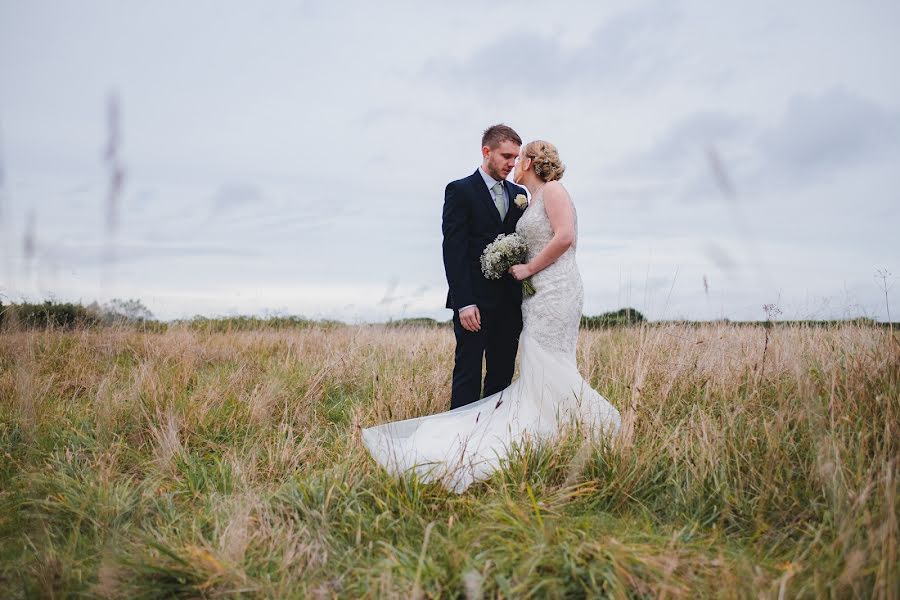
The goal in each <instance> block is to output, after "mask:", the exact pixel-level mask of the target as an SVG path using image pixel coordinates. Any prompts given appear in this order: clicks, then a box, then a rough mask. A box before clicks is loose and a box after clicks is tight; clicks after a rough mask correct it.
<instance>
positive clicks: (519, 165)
mask: <svg viewBox="0 0 900 600" xmlns="http://www.w3.org/2000/svg"><path fill="white" fill-rule="evenodd" d="M528 160H530V159H528V158H525V148H522V151H521V152H519V156H518V157H517V158H516V170H515V172H514V173H513V182H515V183H517V184H519V183H522V178H523V177H524V176H525V167H526V166H527V163H526V161H528Z"/></svg>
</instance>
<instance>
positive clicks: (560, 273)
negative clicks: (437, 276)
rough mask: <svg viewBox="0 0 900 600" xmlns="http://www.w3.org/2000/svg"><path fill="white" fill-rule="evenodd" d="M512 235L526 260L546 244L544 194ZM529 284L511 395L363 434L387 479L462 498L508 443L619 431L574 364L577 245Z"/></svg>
mask: <svg viewBox="0 0 900 600" xmlns="http://www.w3.org/2000/svg"><path fill="white" fill-rule="evenodd" d="M576 223H577V220H576ZM576 230H577V226H576ZM516 231H517V232H518V233H519V234H520V235H521V236H523V237H524V238H525V241H526V242H527V243H528V260H531V259H532V258H534V256H535V255H536V254H537V253H538V252H540V251H541V250H542V249H543V248H544V247H545V246H546V245H547V244H548V243H549V242H550V239H551V238H552V237H553V229H552V227H551V226H550V221H549V219H548V218H547V213H546V211H545V210H544V202H543V193H542V191H541V192H538V194H537V195H536V196H535V198H534V199H533V200H532V203H531V205H530V206H529V207H528V209H527V210H526V211H525V214H523V215H522V217H521V218H520V219H519V222H518V224H517V225H516ZM532 282H533V283H534V287H535V288H536V289H537V293H536V294H535V295H533V296H530V297H526V298H525V299H524V301H523V303H522V319H523V323H524V327H523V329H522V334H521V337H520V344H521V346H520V355H519V360H520V363H519V373H520V375H519V378H518V379H516V380H515V381H513V382H512V383H511V384H510V385H509V387H507V388H506V389H505V390H503V391H501V392H497V393H496V394H494V395H492V396H488V397H487V398H483V399H481V400H479V401H477V402H474V403H472V404H468V405H466V406H462V407H460V408H457V409H454V410H451V411H448V412H444V413H438V414H436V415H429V416H426V417H419V418H416V419H408V420H405V421H397V422H394V423H386V424H384V425H377V426H375V427H370V428H368V429H363V430H362V439H363V443H364V444H365V445H366V448H368V450H369V452H370V453H371V454H372V456H373V458H375V460H376V461H377V462H378V463H379V464H380V465H381V466H382V467H384V468H385V469H386V470H387V471H388V472H389V473H392V474H394V475H402V474H406V473H409V472H413V471H414V472H415V473H416V474H418V476H419V478H420V479H421V480H424V481H440V482H441V483H442V484H443V485H444V487H446V488H447V489H449V490H452V491H455V492H457V493H461V492H463V491H464V490H465V489H466V488H468V487H469V486H470V485H471V484H473V483H474V482H476V481H481V480H484V479H487V478H488V477H490V475H491V474H492V473H493V472H495V471H496V470H497V469H498V468H499V467H500V466H501V464H502V462H503V459H504V458H505V457H506V455H507V453H508V449H509V445H510V443H512V442H518V441H522V440H524V439H525V438H531V439H533V440H538V439H543V440H546V439H551V438H552V437H553V436H554V435H555V434H557V433H559V431H560V430H561V429H563V428H564V427H566V426H567V425H570V424H572V423H574V422H575V421H578V422H580V423H581V424H582V426H583V427H584V428H586V429H587V430H589V431H592V432H594V433H599V434H612V433H615V432H617V431H618V429H619V426H620V424H621V417H620V415H619V411H617V410H616V408H615V407H614V406H613V405H612V404H610V403H609V402H608V401H607V400H606V399H605V398H604V397H603V396H601V395H600V394H599V393H597V392H596V391H595V390H593V389H592V388H591V386H590V384H588V382H587V381H585V380H584V379H583V378H582V377H581V374H580V373H579V372H578V367H577V365H576V363H575V345H576V343H577V341H578V327H579V324H580V321H581V310H582V305H583V302H584V289H583V287H582V282H581V274H580V273H579V272H578V265H577V264H576V263H575V243H573V244H572V246H571V247H570V248H569V249H568V250H566V252H565V253H564V254H563V255H562V256H560V257H559V259H557V260H556V262H554V263H553V264H551V265H550V266H549V267H547V268H546V269H544V270H543V271H541V272H539V273H536V274H535V275H534V276H533V277H532Z"/></svg>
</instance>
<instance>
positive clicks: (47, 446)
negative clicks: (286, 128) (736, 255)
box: [0, 324, 900, 598]
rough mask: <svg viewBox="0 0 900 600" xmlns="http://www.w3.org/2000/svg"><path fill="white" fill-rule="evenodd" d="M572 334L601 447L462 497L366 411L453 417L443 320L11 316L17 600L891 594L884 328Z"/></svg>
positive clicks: (4, 353) (3, 517)
mask: <svg viewBox="0 0 900 600" xmlns="http://www.w3.org/2000/svg"><path fill="white" fill-rule="evenodd" d="M766 333H767V332H766V331H765V330H764V329H763V328H762V327H737V326H733V325H724V324H723V325H707V326H700V327H692V326H684V325H656V326H649V327H643V328H634V329H615V330H609V331H603V332H584V333H583V334H582V339H581V344H580V348H579V352H578V360H579V366H580V368H581V370H582V372H583V373H584V374H585V375H586V377H587V378H588V379H589V380H590V381H591V383H592V385H594V387H596V388H597V389H598V390H599V391H600V392H601V393H602V394H603V395H604V396H606V397H607V398H609V399H610V400H611V401H612V402H613V403H614V404H616V406H617V407H618V408H619V409H620V410H621V411H622V413H623V416H624V418H625V424H626V426H625V427H624V428H623V432H622V435H621V436H619V437H618V438H616V439H615V440H614V441H612V442H608V443H603V442H598V443H596V444H595V445H590V446H587V445H585V444H583V443H582V442H581V441H580V439H578V438H576V437H575V436H572V437H566V438H563V439H561V440H559V442H558V443H557V444H555V445H552V446H551V445H545V446H529V445H525V446H522V447H518V448H515V449H514V450H513V452H512V454H511V457H510V462H509V465H508V466H507V468H506V469H505V470H504V471H502V472H501V473H498V474H497V475H496V476H495V477H494V478H492V479H491V480H490V481H488V482H485V483H482V484H478V485H476V486H475V487H473V488H472V489H471V490H470V491H469V492H468V493H466V494H465V495H463V496H455V495H452V494H449V493H447V492H445V491H444V490H442V489H441V488H439V487H436V486H431V485H422V484H420V483H419V482H417V481H415V480H394V479H392V478H390V477H388V476H386V475H385V474H384V473H383V472H381V471H380V470H379V469H378V468H377V467H376V466H375V465H374V464H373V463H372V462H371V461H370V460H369V458H368V456H367V454H366V453H365V450H364V448H363V447H362V446H361V444H360V441H359V436H358V429H359V428H360V427H364V426H367V425H370V424H373V423H376V422H383V421H386V420H394V419H402V418H409V417H415V416H419V415H424V414H429V413H434V412H438V411H442V410H446V409H447V407H448V403H449V386H450V371H451V368H452V354H453V339H452V332H451V331H449V330H445V329H406V330H403V329H387V328H382V327H376V326H371V327H368V326H367V327H338V328H328V329H317V328H311V329H304V330H294V331H292V330H278V331H272V330H265V329H260V330H256V331H242V332H235V333H214V332H197V331H192V330H190V329H188V328H172V329H169V330H168V331H166V332H164V333H139V332H136V331H132V330H128V329H110V330H79V331H73V332H61V331H59V332H54V331H6V332H4V333H2V334H0V451H2V457H3V460H2V464H0V489H2V492H0V503H2V510H0V560H2V568H0V589H2V590H4V592H5V593H4V594H3V595H4V597H14V598H15V597H35V596H37V597H62V596H67V595H79V594H80V595H87V596H98V597H110V598H112V597H137V598H142V597H147V598H150V597H176V596H177V597H219V596H246V597H271V598H284V597H297V598H305V597H404V598H405V597H411V596H413V597H447V596H452V597H467V598H476V597H484V598H488V597H529V596H533V597H562V596H568V597H579V596H598V595H599V596H611V597H621V598H625V597H671V598H680V597H681V598H693V597H724V598H732V597H734V598H744V597H773V598H775V597H810V598H814V597H875V598H897V597H898V595H900V594H898V586H900V583H898V555H897V539H898V524H897V514H898V504H897V491H898V445H900V441H898V440H900V345H898V344H897V342H896V340H893V339H892V338H891V337H890V336H889V333H888V332H887V331H884V330H881V329H878V328H874V327H866V326H858V325H847V326H838V327H830V328H815V327H778V326H776V327H774V328H772V329H771V330H769V331H768V341H766V337H765V336H766Z"/></svg>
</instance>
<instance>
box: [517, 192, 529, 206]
mask: <svg viewBox="0 0 900 600" xmlns="http://www.w3.org/2000/svg"><path fill="white" fill-rule="evenodd" d="M513 202H515V203H516V206H518V207H519V208H522V209H524V208H525V207H526V206H528V198H526V197H525V194H518V195H517V196H516V199H515V200H513Z"/></svg>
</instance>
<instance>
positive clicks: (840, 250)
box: [0, 0, 900, 321]
mask: <svg viewBox="0 0 900 600" xmlns="http://www.w3.org/2000/svg"><path fill="white" fill-rule="evenodd" d="M898 27H900V3H897V2H896V1H883V2H876V1H865V0H864V1H861V2H855V3H850V2H840V1H831V0H829V1H822V0H818V1H816V2H781V1H779V2H774V1H772V2H770V1H756V2H752V3H750V2H742V3H737V2H719V3H711V2H700V1H699V0H698V1H685V2H672V1H660V2H604V3H596V2H583V3H562V2H561V3H549V2H546V1H543V2H528V1H522V0H520V1H517V2H514V3H510V4H501V3H484V2H465V1H463V2H453V3H449V2H441V3H423V2H408V3H403V2H381V3H375V2H330V3H325V2H312V1H308V2H256V3H250V2H225V1H222V0H216V1H215V2H212V1H210V2H166V1H163V2H152V3H148V2H125V1H111V2H94V1H80V2H63V1H59V2H44V1H40V0H27V1H26V0H23V1H11V0H0V167H2V181H0V202H2V204H0V227H2V235H3V238H2V246H0V252H2V253H3V261H2V265H0V269H2V270H0V274H2V281H0V293H2V294H3V295H4V296H6V297H7V298H11V299H19V298H22V297H25V298H28V299H31V300H38V299H44V298H48V297H55V298H58V299H64V300H81V301H82V302H85V303H87V302H90V301H92V300H94V299H98V300H100V301H104V300H108V299H110V298H114V297H118V298H138V299H140V300H142V301H143V302H144V304H145V305H146V306H147V307H148V308H150V310H151V311H152V312H153V313H154V314H155V315H156V316H157V317H160V318H164V319H169V318H177V317H183V316H191V315H194V314H206V315H228V314H250V313H257V314H272V313H282V314H299V315H305V316H309V317H336V318H340V319H344V320H347V321H358V320H381V319H386V318H391V317H393V318H398V317H409V316H431V317H436V318H439V319H446V318H449V316H450V313H449V311H448V310H446V309H444V308H443V304H444V296H445V294H446V280H445V278H444V271H443V264H442V261H441V223H440V221H441V207H442V203H443V191H444V187H445V185H446V184H447V182H449V181H451V180H453V179H458V178H461V177H464V176H467V175H469V174H470V173H472V172H473V171H474V170H475V168H476V167H477V166H478V164H479V162H480V137H481V132H482V131H483V129H484V128H485V127H486V126H488V125H490V124H493V123H497V122H501V121H502V122H505V123H507V124H509V125H511V126H513V127H514V128H515V129H516V130H517V131H518V132H519V134H520V135H521V136H522V137H523V139H525V140H530V139H535V138H541V139H546V140H549V141H552V142H554V143H555V144H556V145H557V146H558V148H559V150H560V154H561V156H562V159H563V161H564V162H565V163H566V165H567V170H566V175H565V178H564V180H563V183H564V184H565V185H566V186H567V187H568V189H569V191H570V193H571V195H572V197H573V199H574V202H575V204H576V208H577V211H578V217H579V242H578V262H579V265H580V267H581V271H582V274H583V277H584V280H585V313H586V314H598V313H600V312H603V311H607V310H615V309H618V308H620V307H622V306H626V305H629V306H633V307H635V308H637V309H639V310H641V311H642V312H644V313H645V314H646V315H647V316H649V317H650V318H654V319H664V318H693V319H707V318H720V317H728V318H732V319H760V318H764V317H765V313H764V312H763V309H762V305H763V304H768V303H777V304H778V305H779V306H780V308H781V310H782V311H783V315H782V316H783V317H791V318H826V317H847V316H859V315H867V316H872V317H875V318H879V319H884V318H886V309H885V297H884V293H883V292H882V290H881V289H880V288H879V287H878V285H877V284H876V281H875V279H874V277H873V276H874V274H875V272H876V269H880V268H886V269H888V270H889V271H891V272H892V273H893V274H894V275H895V276H896V275H900V242H898V241H897V239H896V238H897V223H898V222H900V219H898V217H900V168H898V167H900V78H898V77H897V75H896V62H897V57H898V56H900V37H898V36H897V34H896V32H897V30H898ZM111 98H115V99H117V100H116V102H117V106H118V111H119V119H118V127H119V135H120V137H119V138H118V139H119V143H118V144H117V146H116V152H115V160H117V161H118V162H119V163H120V164H121V165H122V166H123V168H124V173H125V176H124V180H123V184H122V187H121V191H120V192H119V193H118V194H117V195H114V201H113V206H114V208H115V210H116V211H117V212H116V214H117V216H118V218H117V220H116V223H115V225H114V226H113V227H112V228H110V227H109V225H108V222H109V221H108V216H109V209H110V201H109V197H110V194H109V190H110V163H109V161H107V160H106V159H105V158H104V151H105V149H106V148H107V146H108V142H109V139H110V124H109V113H110V110H109V103H110V99H111ZM704 281H705V283H704ZM898 290H900V285H896V286H894V288H893V289H892V290H891V292H890V300H891V301H892V302H893V303H894V306H893V308H894V312H893V313H892V316H893V319H894V320H897V319H898V317H897V315H898V314H900V293H898Z"/></svg>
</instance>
